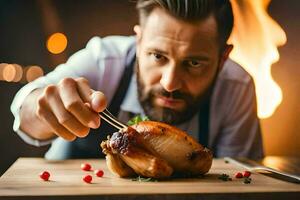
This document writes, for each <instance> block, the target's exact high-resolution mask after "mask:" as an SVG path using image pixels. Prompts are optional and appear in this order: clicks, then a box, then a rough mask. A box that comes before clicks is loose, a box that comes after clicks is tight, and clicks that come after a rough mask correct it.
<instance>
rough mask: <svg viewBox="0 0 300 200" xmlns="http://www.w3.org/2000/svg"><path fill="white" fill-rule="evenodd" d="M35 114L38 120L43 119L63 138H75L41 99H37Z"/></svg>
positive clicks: (70, 139) (69, 139) (71, 139)
mask: <svg viewBox="0 0 300 200" xmlns="http://www.w3.org/2000/svg"><path fill="white" fill-rule="evenodd" d="M37 116H38V117H39V119H40V120H42V121H44V122H45V123H46V124H48V126H49V127H51V129H52V131H53V132H54V133H55V134H56V135H57V136H60V137H62V138H64V139H65V140H68V141H73V140H75V139H76V136H75V135H73V134H72V133H71V132H70V131H69V130H67V129H66V128H65V127H63V126H62V125H60V124H59V122H58V120H57V119H56V117H55V115H54V114H53V113H52V112H51V110H50V109H49V107H48V105H47V103H46V101H44V100H43V99H41V100H39V104H38V108H37Z"/></svg>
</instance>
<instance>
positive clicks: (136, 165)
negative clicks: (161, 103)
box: [101, 121, 212, 178]
mask: <svg viewBox="0 0 300 200" xmlns="http://www.w3.org/2000/svg"><path fill="white" fill-rule="evenodd" d="M101 147H102V150H103V153H104V154H106V162H107V166H108V168H109V170H110V171H111V172H112V173H114V174H116V175H117V176H120V177H131V176H135V175H140V176H145V177H152V178H167V177H170V176H172V175H173V174H179V175H192V176H197V175H202V174H205V173H207V172H208V171H209V169H210V167H211V164H212V153H211V151H210V150H209V149H207V148H205V147H203V146H202V145H201V144H199V143H198V142H197V141H196V140H195V139H193V138H192V137H191V136H189V135H188V134H187V133H185V132H184V131H182V130H180V129H178V128H176V127H173V126H171V125H168V124H165V123H161V122H154V121H143V122H140V123H138V124H136V125H133V126H131V127H128V128H125V129H122V130H121V131H119V132H116V133H114V134H113V135H112V136H111V137H109V138H108V140H106V141H103V142H102V143H101Z"/></svg>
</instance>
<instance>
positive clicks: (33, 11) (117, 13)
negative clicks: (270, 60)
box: [0, 0, 300, 175]
mask: <svg viewBox="0 0 300 200" xmlns="http://www.w3.org/2000/svg"><path fill="white" fill-rule="evenodd" d="M299 11H300V1H298V0H287V1H282V0H273V1H272V2H271V4H270V7H269V13H270V15H271V16H272V17H273V18H274V19H275V20H276V21H277V22H278V23H279V24H280V25H281V27H282V28H283V29H284V30H285V32H286V34H287V38H288V42H287V44H286V45H285V46H283V47H281V48H279V53H280V56H281V59H280V61H279V62H278V63H275V64H274V65H273V67H272V75H273V77H274V79H275V81H276V82H277V83H278V84H279V85H280V87H281V88H282V91H283V102H282V104H281V105H280V106H279V108H278V109H277V111H276V112H275V113H274V115H273V116H272V117H270V118H268V119H264V120H262V127H263V137H264V143H265V150H266V154H267V155H289V156H300V153H299V152H300V142H299V141H300V139H299V138H300V106H299V99H300V67H299V66H300V59H299V56H300V46H299V41H300V40H299V36H300V28H299V27H300V23H299V21H300V13H299ZM53 16H54V17H53ZM51 17H52V18H51ZM49 18H51V19H55V24H54V25H53V24H52V25H51V24H48V23H47V19H49ZM136 23H137V17H136V11H135V3H132V2H130V1H129V0H113V1H112V0H86V1H83V0H82V1H79V0H64V1H59V0H43V1H38V0H36V1H34V0H26V1H19V0H1V1H0V63H18V64H20V65H22V66H27V65H39V66H41V67H42V68H43V70H44V71H45V72H49V71H51V70H52V69H53V68H54V67H55V66H56V65H57V64H59V63H62V62H64V61H65V60H66V58H67V57H68V56H69V55H71V54H73V53H74V52H76V51H77V50H79V49H81V48H83V47H84V46H85V44H86V42H87V41H88V40H89V39H90V38H91V37H92V36H95V35H99V36H106V35H132V34H133V31H132V28H133V25H134V24H136ZM53 32H64V33H65V35H66V36H67V37H68V46H67V49H66V50H65V52H63V53H62V54H59V55H52V54H50V53H49V52H48V51H47V49H46V47H45V43H46V40H47V37H48V36H49V35H50V34H51V33H53ZM22 85H23V84H21V83H12V82H5V81H0V102H1V104H0V106H1V107H0V125H1V126H0V127H1V129H0V153H1V154H0V155H1V159H0V175H1V174H2V173H3V172H4V171H5V170H6V169H7V168H8V167H9V166H10V165H11V164H12V163H13V162H14V161H15V160H16V159H17V158H18V157H20V156H42V155H43V154H44V152H45V151H46V149H47V148H48V147H43V148H36V147H32V146H30V145H27V144H25V143H24V142H23V141H22V140H21V139H20V138H19V137H18V136H17V135H16V134H14V133H13V130H12V126H13V116H12V114H11V112H10V109H9V108H10V104H11V102H12V99H13V97H14V95H15V93H16V92H17V91H18V89H19V88H20V87H22ZM33 125H34V124H33Z"/></svg>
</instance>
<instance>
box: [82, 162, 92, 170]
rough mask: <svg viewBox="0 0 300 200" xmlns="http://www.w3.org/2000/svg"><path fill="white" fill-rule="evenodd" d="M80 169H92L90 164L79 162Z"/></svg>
mask: <svg viewBox="0 0 300 200" xmlns="http://www.w3.org/2000/svg"><path fill="white" fill-rule="evenodd" d="M81 169H82V170H84V171H90V170H91V169H92V166H91V165H90V164H88V163H82V164H81Z"/></svg>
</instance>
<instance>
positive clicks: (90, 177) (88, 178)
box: [82, 175, 93, 183]
mask: <svg viewBox="0 0 300 200" xmlns="http://www.w3.org/2000/svg"><path fill="white" fill-rule="evenodd" d="M82 180H83V181H84V182H86V183H91V182H92V180H93V177H92V176H91V175H85V176H84V177H83V178H82Z"/></svg>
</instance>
